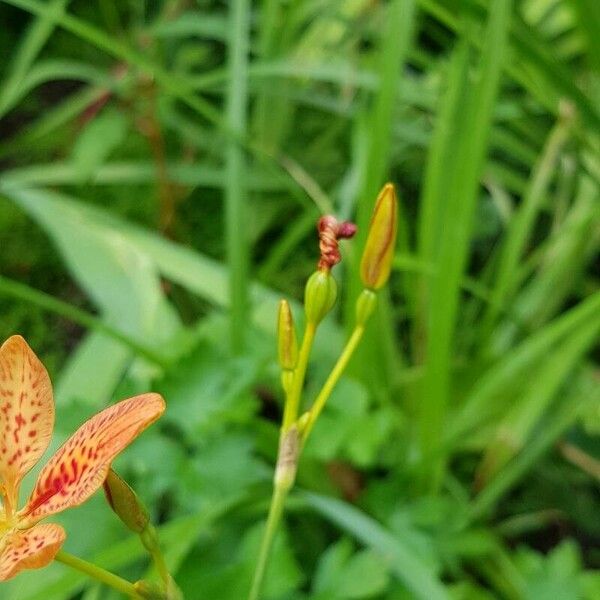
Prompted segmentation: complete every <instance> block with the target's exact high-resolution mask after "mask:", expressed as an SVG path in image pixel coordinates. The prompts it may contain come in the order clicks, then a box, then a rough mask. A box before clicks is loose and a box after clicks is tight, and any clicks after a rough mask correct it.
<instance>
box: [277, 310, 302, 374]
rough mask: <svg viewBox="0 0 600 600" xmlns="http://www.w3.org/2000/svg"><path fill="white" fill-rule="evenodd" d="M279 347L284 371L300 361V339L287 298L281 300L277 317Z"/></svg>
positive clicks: (289, 369)
mask: <svg viewBox="0 0 600 600" xmlns="http://www.w3.org/2000/svg"><path fill="white" fill-rule="evenodd" d="M277 349H278V354H279V365H280V366H281V368H282V369H283V370H284V371H291V370H293V369H294V368H295V366H296V363H297V362H298V341H297V339H296V328H295V327H294V318H293V316H292V310H291V308H290V304H289V302H288V301H287V300H281V301H280V302H279V315H278V318H277Z"/></svg>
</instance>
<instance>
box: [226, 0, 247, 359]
mask: <svg viewBox="0 0 600 600" xmlns="http://www.w3.org/2000/svg"><path fill="white" fill-rule="evenodd" d="M229 31H230V34H229V50H228V53H229V59H228V60H229V72H230V77H229V86H228V90H227V106H226V121H227V125H228V127H229V129H230V130H231V131H233V132H235V133H236V134H237V135H239V136H240V138H245V136H246V113H247V103H248V90H247V71H248V46H249V35H250V4H249V2H248V0H233V2H231V4H230V27H229ZM225 170H226V181H225V190H224V191H225V220H226V238H227V261H228V264H229V295H230V299H231V300H230V311H231V313H230V343H231V350H232V352H233V353H234V354H239V353H241V352H242V351H243V349H244V345H245V336H246V333H245V332H246V328H247V313H248V243H247V240H246V235H245V233H246V229H245V227H246V221H247V219H246V208H247V207H246V204H247V199H246V182H245V179H246V177H245V155H244V150H243V148H242V147H241V146H240V144H239V143H238V141H237V140H236V139H232V138H229V139H228V141H227V149H226V152H225Z"/></svg>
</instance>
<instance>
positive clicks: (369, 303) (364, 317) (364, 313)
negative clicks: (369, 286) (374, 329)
mask: <svg viewBox="0 0 600 600" xmlns="http://www.w3.org/2000/svg"><path fill="white" fill-rule="evenodd" d="M376 304H377V294H375V292H374V291H373V290H363V291H362V292H361V293H360V295H359V297H358V298H357V299H356V324H357V325H365V324H366V322H367V321H368V319H369V317H370V316H371V315H372V314H373V311H374V310H375V305H376Z"/></svg>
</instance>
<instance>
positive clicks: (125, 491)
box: [104, 469, 150, 533]
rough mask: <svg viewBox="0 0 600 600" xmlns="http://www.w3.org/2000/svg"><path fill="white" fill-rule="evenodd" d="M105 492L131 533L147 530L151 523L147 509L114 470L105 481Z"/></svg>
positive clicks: (112, 506)
mask: <svg viewBox="0 0 600 600" xmlns="http://www.w3.org/2000/svg"><path fill="white" fill-rule="evenodd" d="M104 492H105V494H106V499H107V501H108V504H109V505H110V507H111V508H112V509H113V511H114V512H115V513H116V515H117V516H118V517H119V519H121V521H123V523H124V524H125V525H126V526H127V527H128V528H129V529H130V530H131V531H133V532H135V533H141V532H142V531H144V529H146V527H147V525H148V523H149V522H150V516H149V515H148V511H147V510H146V507H145V506H144V505H143V504H142V502H141V501H140V499H139V498H138V497H137V494H136V493H135V492H134V491H133V490H132V489H131V487H129V485H128V484H127V483H126V482H125V481H124V480H123V479H121V478H120V477H119V476H118V475H117V474H116V473H115V472H114V471H113V470H112V469H110V471H109V472H108V475H107V477H106V480H105V481H104Z"/></svg>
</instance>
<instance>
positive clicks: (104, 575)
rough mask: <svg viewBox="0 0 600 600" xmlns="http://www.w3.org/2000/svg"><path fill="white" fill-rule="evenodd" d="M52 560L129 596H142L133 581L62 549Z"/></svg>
mask: <svg viewBox="0 0 600 600" xmlns="http://www.w3.org/2000/svg"><path fill="white" fill-rule="evenodd" d="M54 560H57V561H58V562H61V563H63V564H64V565H67V566H69V567H71V568H72V569H75V570H77V571H81V572H82V573H85V574H86V575H88V576H89V577H92V578H93V579H95V580H96V581H99V582H100V583H103V584H104V585H107V586H109V587H111V588H113V589H115V590H117V591H118V592H121V593H122V594H125V595H126V596H129V597H130V598H142V596H141V595H140V594H139V593H138V592H137V590H136V589H135V586H134V585H133V583H131V582H129V581H127V580H126V579H123V578H122V577H119V576H118V575H115V574H114V573H111V572H110V571H107V570H106V569H103V568H102V567H98V566H97V565H94V564H93V563H90V562H88V561H87V560H83V559H82V558H78V557H77V556H73V555H72V554H69V553H68V552H65V551H64V550H59V551H58V553H57V554H56V556H55V557H54Z"/></svg>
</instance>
